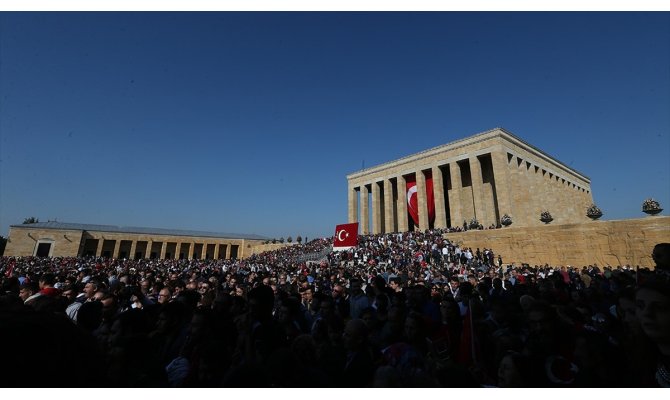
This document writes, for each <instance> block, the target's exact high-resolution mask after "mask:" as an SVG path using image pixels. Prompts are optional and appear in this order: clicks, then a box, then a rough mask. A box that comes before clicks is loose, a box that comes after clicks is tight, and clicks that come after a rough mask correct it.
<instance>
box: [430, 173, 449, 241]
mask: <svg viewBox="0 0 670 400" xmlns="http://www.w3.org/2000/svg"><path fill="white" fill-rule="evenodd" d="M432 172H433V197H434V198H435V224H434V225H435V228H446V227H447V212H446V208H445V206H444V179H442V170H441V169H440V167H439V166H434V167H433V171H432Z"/></svg>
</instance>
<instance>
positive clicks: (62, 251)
mask: <svg viewBox="0 0 670 400" xmlns="http://www.w3.org/2000/svg"><path fill="white" fill-rule="evenodd" d="M267 239H268V238H265V237H262V236H258V235H239V234H229V233H215V232H201V231H189V230H174V229H158V228H140V227H119V226H113V225H91V224H76V223H65V222H38V223H33V224H24V225H11V226H10V228H9V238H8V241H7V247H6V248H5V253H4V255H5V256H40V257H81V256H98V257H111V258H129V259H140V258H158V259H193V258H195V259H215V260H217V259H240V258H245V257H248V256H249V255H251V254H252V251H253V248H254V247H256V246H258V245H261V244H262V243H263V242H264V241H265V240H267Z"/></svg>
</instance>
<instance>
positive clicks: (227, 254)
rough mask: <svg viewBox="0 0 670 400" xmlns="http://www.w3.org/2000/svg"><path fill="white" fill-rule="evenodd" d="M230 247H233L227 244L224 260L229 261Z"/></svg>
mask: <svg viewBox="0 0 670 400" xmlns="http://www.w3.org/2000/svg"><path fill="white" fill-rule="evenodd" d="M232 247H233V244H232V243H228V244H227V245H226V260H230V251H231V248H232Z"/></svg>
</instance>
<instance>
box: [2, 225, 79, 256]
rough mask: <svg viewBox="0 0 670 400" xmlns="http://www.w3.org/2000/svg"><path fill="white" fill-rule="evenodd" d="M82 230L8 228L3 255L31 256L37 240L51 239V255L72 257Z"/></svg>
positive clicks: (75, 252) (76, 249)
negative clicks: (7, 238)
mask: <svg viewBox="0 0 670 400" xmlns="http://www.w3.org/2000/svg"><path fill="white" fill-rule="evenodd" d="M81 236H82V231H78V230H62V229H59V230H55V229H34V228H18V227H10V228H9V236H8V237H9V240H8V241H7V247H6V248H5V254H4V255H5V256H32V255H33V254H34V253H35V249H36V246H37V243H38V241H43V240H49V241H53V253H52V254H51V256H52V257H73V256H76V255H77V251H78V250H79V245H80V244H81Z"/></svg>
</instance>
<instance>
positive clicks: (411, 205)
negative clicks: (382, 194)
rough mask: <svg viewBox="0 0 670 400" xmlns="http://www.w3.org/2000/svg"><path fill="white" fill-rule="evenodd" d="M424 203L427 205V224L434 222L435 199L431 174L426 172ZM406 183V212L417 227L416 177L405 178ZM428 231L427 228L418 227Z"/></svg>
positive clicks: (417, 200)
mask: <svg viewBox="0 0 670 400" xmlns="http://www.w3.org/2000/svg"><path fill="white" fill-rule="evenodd" d="M425 176H426V202H427V203H428V223H429V224H431V223H433V222H435V197H434V195H433V174H432V173H431V172H430V171H428V172H427V173H426V174H425ZM406 182H407V211H408V212H409V215H410V216H411V217H412V221H414V226H416V227H419V199H418V195H417V186H416V175H414V174H413V175H410V176H408V177H407V178H406ZM420 228H421V229H428V227H427V226H426V227H420Z"/></svg>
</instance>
